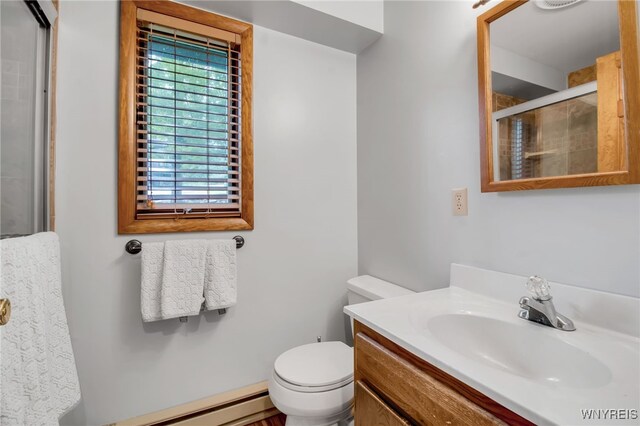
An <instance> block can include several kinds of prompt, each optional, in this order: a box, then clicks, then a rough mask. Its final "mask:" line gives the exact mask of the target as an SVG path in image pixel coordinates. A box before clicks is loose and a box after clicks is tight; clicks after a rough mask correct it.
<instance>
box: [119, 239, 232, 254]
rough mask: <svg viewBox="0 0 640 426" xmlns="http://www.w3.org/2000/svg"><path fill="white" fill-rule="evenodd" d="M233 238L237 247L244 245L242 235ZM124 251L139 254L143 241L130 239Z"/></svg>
mask: <svg viewBox="0 0 640 426" xmlns="http://www.w3.org/2000/svg"><path fill="white" fill-rule="evenodd" d="M233 239H234V240H236V249H241V248H242V247H244V238H243V237H242V236H240V235H236V236H235V237H233ZM124 251H126V252H127V253H129V254H138V253H140V252H141V251H142V242H141V241H140V240H129V241H127V244H125V245H124Z"/></svg>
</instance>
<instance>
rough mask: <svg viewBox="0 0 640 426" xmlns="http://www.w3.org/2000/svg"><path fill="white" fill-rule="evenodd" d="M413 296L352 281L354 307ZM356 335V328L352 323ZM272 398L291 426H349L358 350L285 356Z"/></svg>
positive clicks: (329, 348)
mask: <svg viewBox="0 0 640 426" xmlns="http://www.w3.org/2000/svg"><path fill="white" fill-rule="evenodd" d="M411 293H413V291H411V290H408V289H406V288H403V287H400V286H397V285H395V284H391V283H389V282H387V281H383V280H380V279H378V278H374V277H372V276H370V275H362V276H359V277H356V278H352V279H350V280H349V281H347V297H348V301H349V304H350V305H353V304H356V303H363V302H369V301H372V300H378V299H386V298H390V297H397V296H404V295H407V294H411ZM351 329H352V332H353V322H352V327H351ZM269 395H270V397H271V401H272V402H273V404H274V405H275V406H276V408H277V409H278V410H280V411H281V412H282V413H284V414H286V415H287V422H286V425H287V426H328V425H339V426H343V425H348V424H350V422H351V419H352V414H351V408H352V406H353V348H351V347H349V346H347V345H345V344H344V343H342V342H321V343H310V344H307V345H302V346H298V347H295V348H293V349H289V350H288V351H286V352H284V353H283V354H282V355H280V356H279V357H278V358H277V359H276V361H275V363H274V366H273V371H272V373H271V377H270V378H269Z"/></svg>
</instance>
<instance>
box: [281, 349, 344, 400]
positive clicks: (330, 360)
mask: <svg viewBox="0 0 640 426" xmlns="http://www.w3.org/2000/svg"><path fill="white" fill-rule="evenodd" d="M273 376H274V380H276V381H277V382H278V383H279V384H280V385H281V386H283V387H285V388H287V389H290V390H293V391H297V392H326V391H329V390H332V389H337V388H340V387H342V386H345V385H347V384H348V383H351V382H352V381H353V349H352V348H351V347H349V346H347V345H345V344H344V343H342V342H321V343H311V344H308V345H302V346H298V347H296V348H293V349H290V350H288V351H286V352H284V353H283V354H282V355H280V356H279V357H278V358H277V359H276V361H275V363H274V375H273Z"/></svg>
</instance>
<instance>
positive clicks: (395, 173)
mask: <svg viewBox="0 0 640 426" xmlns="http://www.w3.org/2000/svg"><path fill="white" fill-rule="evenodd" d="M471 4H472V2H470V1H468V2H452V1H427V2H396V1H387V2H385V22H384V30H385V35H384V36H383V37H382V38H381V39H380V40H379V41H378V42H377V43H376V44H374V45H372V46H371V47H370V48H368V49H367V50H365V51H364V52H362V53H361V54H360V55H359V56H358V233H359V241H358V248H359V251H358V257H359V273H363V274H364V273H368V274H372V275H375V276H378V277H380V278H383V279H387V280H390V281H394V282H397V283H400V284H405V285H406V286H408V287H410V288H412V289H414V290H423V289H430V288H435V287H442V286H445V285H447V283H448V280H449V276H448V275H449V264H450V263H451V262H458V263H462V264H467V265H472V266H479V267H484V268H488V269H495V270H498V271H504V272H510V273H514V274H519V275H531V274H540V275H542V276H545V277H547V278H548V279H549V280H553V281H557V282H565V283H569V284H575V285H579V286H584V287H590V288H597V289H601V290H605V291H611V292H615V293H621V294H627V295H633V296H640V266H639V265H640V187H638V186H637V185H635V186H621V187H601V188H577V189H562V190H546V191H525V192H511V193H499V194H495V193H493V194H481V193H480V160H479V158H480V157H479V142H478V140H479V139H478V134H479V132H478V129H479V124H478V96H477V93H478V88H477V68H476V66H477V65H476V16H477V14H478V13H482V12H483V11H485V10H486V8H485V9H482V10H480V11H474V10H473V9H472V8H471ZM409 40H410V41H411V42H410V43H409V42H408V41H409ZM456 187H468V188H469V216H467V217H453V216H452V215H451V193H450V190H451V188H456ZM523 291H524V288H523ZM514 303H515V301H514Z"/></svg>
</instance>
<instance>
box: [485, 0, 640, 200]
mask: <svg viewBox="0 0 640 426" xmlns="http://www.w3.org/2000/svg"><path fill="white" fill-rule="evenodd" d="M636 8H637V5H636V1H635V0H604V1H594V0H565V1H557V0H530V1H528V0H503V1H502V2H501V3H499V4H498V5H496V6H495V7H493V8H492V9H490V10H489V11H487V12H485V13H484V14H482V15H480V16H479V17H478V20H477V24H478V88H479V107H480V143H481V147H480V148H481V149H480V161H481V184H482V192H497V191H515V190H529V189H547V188H571V187H582V186H600V185H626V184H637V183H640V67H639V65H638V54H639V50H638V49H639V42H638V19H639V17H638V16H639V15H638V11H637V10H636Z"/></svg>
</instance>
